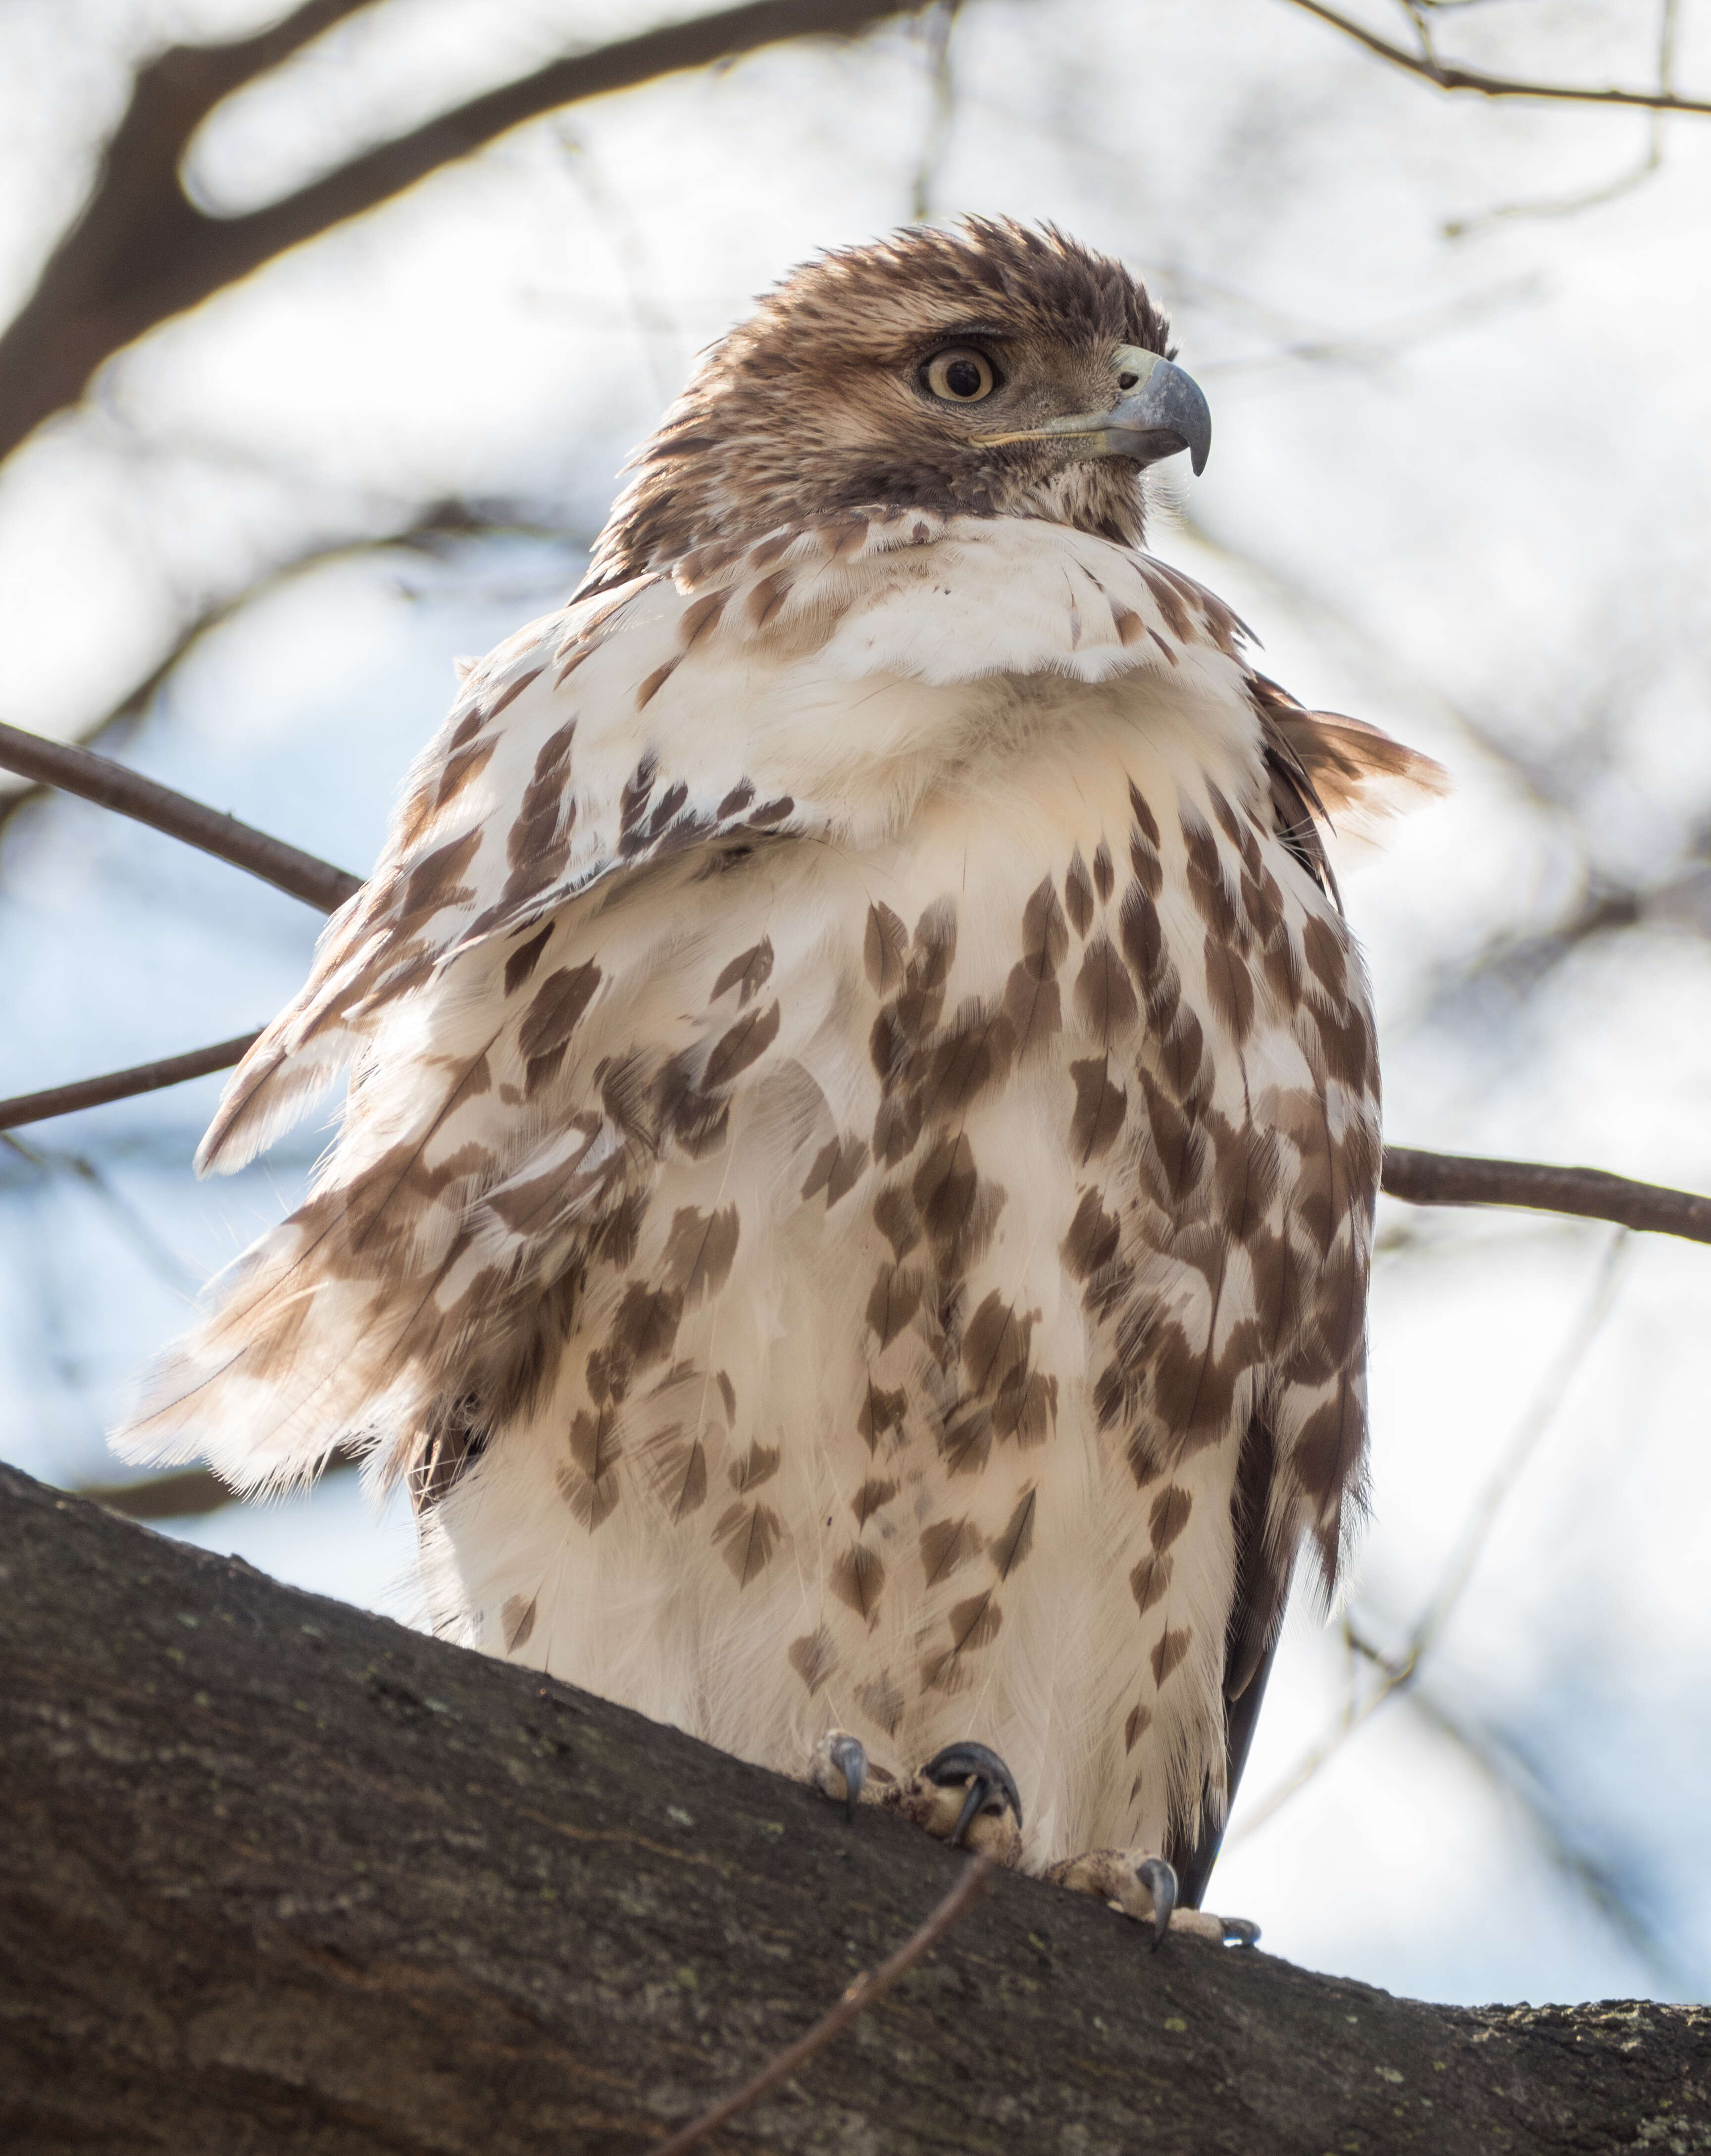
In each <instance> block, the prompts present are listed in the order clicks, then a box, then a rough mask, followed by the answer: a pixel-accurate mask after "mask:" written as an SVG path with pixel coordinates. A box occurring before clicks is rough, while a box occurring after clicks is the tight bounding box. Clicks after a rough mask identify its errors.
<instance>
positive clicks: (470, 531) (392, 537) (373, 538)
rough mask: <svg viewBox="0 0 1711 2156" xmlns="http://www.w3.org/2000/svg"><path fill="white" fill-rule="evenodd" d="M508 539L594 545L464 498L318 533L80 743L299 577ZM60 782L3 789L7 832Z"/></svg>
mask: <svg viewBox="0 0 1711 2156" xmlns="http://www.w3.org/2000/svg"><path fill="white" fill-rule="evenodd" d="M505 537H516V538H526V539H537V540H544V541H551V542H557V543H559V544H562V545H565V546H567V547H570V548H573V549H576V550H578V551H580V552H583V553H586V552H587V549H588V543H589V542H588V540H587V539H586V538H580V539H579V538H577V537H576V536H574V535H573V534H569V533H567V532H566V531H565V530H564V529H563V526H561V525H557V524H553V525H547V524H543V523H541V522H539V521H535V520H534V519H532V518H531V517H530V516H528V515H527V513H526V511H525V510H524V509H523V507H522V506H521V505H512V504H503V503H502V504H496V505H488V506H477V505H475V504H473V503H470V502H468V501H461V500H442V501H434V502H429V503H428V504H427V505H425V506H424V505H422V504H420V503H411V504H410V505H408V507H407V508H406V509H403V510H401V511H398V512H397V513H396V515H395V516H394V519H393V521H392V522H390V523H389V524H388V525H386V526H384V527H383V529H381V530H379V531H372V532H367V533H362V534H361V535H359V536H356V537H343V538H337V539H333V540H331V541H329V540H326V539H325V538H314V539H311V540H309V541H307V542H305V543H304V544H303V545H302V546H301V547H298V548H297V549H296V550H295V552H290V553H287V554H286V555H285V557H283V558H282V559H280V560H278V561H275V562H274V563H273V565H272V566H271V567H270V568H267V569H265V570H264V571H263V572H261V573H260V574H259V576H255V577H251V578H250V580H249V582H248V583H245V584H244V585H243V586H242V588H240V589H238V590H236V591H224V592H221V593H218V594H217V595H215V596H213V597H210V598H207V599H206V600H205V601H203V602H202V603H198V604H197V605H196V606H195V607H194V608H193V610H192V611H191V612H190V613H189V618H188V619H187V620H185V621H184V622H183V624H182V626H181V627H180V628H179V629H178V630H177V634H176V635H175V636H174V637H173V639H172V646H171V648H170V649H169V650H167V653H166V654H165V655H164V656H163V657H162V658H161V659H160V660H157V662H156V663H155V665H152V667H151V668H150V669H149V670H148V672H147V673H146V675H143V677H142V678H141V680H139V681H137V682H136V684H135V685H133V686H132V687H131V688H129V689H127V690H126V692H125V694H124V695H123V696H121V697H120V698H119V700H118V701H116V703H114V704H112V705H110V706H109V707H108V708H107V709H106V710H105V711H103V712H102V713H101V714H100V716H99V717H97V718H95V719H92V720H90V721H86V722H85V724H84V725H82V726H80V727H79V728H78V730H77V733H76V745H77V746H78V747H82V748H87V747H89V745H90V742H95V741H99V740H100V739H101V738H102V737H103V736H104V735H106V734H108V733H110V732H111V731H113V730H114V729H115V728H120V727H125V726H128V725H129V724H130V722H131V721H133V720H136V719H140V718H141V717H142V716H143V715H144V714H145V713H146V711H147V710H148V708H149V706H151V705H152V703H153V702H154V701H155V699H156V697H157V696H159V695H160V694H161V692H162V690H163V689H164V688H165V687H166V685H167V682H168V681H169V680H171V679H172V676H173V675H174V674H176V673H177V670H178V669H179V667H180V666H182V665H183V663H184V661H185V660H187V659H188V657H189V656H190V654H192V652H193V651H194V650H195V649H197V648H198V645H200V644H202V643H203V641H204V640H205V639H207V638H208V637H210V636H212V635H213V634H214V632H215V631H216V630H218V629H223V628H224V626H225V625H226V624H227V623H228V622H230V621H233V620H234V619H236V618H237V617H238V615H239V614H240V613H244V611H245V610H246V609H247V608H250V607H253V606H255V605H256V604H258V603H259V602H260V601H262V600H265V599H266V598H270V597H271V596H272V595H273V594H274V593H276V592H279V591H281V590H283V589H284V588H285V587H286V586H287V585H288V584H290V583H291V582H292V581H293V579H294V578H295V577H301V576H303V575H305V574H306V573H307V572H310V571H311V570H315V569H324V568H327V567H331V566H332V565H333V564H335V563H337V562H352V561H357V560H360V559H362V558H364V557H368V556H372V555H375V554H381V553H385V552H388V550H392V549H397V550H398V551H400V552H405V553H410V554H419V555H441V554H443V553H444V552H445V551H446V549H447V548H448V547H451V546H455V544H456V543H457V542H460V541H461V540H465V539H494V538H505ZM30 738H33V739H39V738H43V737H30ZM7 768H8V765H7V764H6V762H5V760H4V758H3V757H0V771H4V770H6V769H7ZM20 775H23V776H28V774H27V773H25V774H20ZM54 783H56V782H55V781H54V779H52V778H49V777H47V776H45V775H44V777H42V778H39V779H35V780H33V783H31V784H30V785H28V786H25V787H21V788H18V791H17V792H15V793H5V794H0V832H3V831H4V829H5V826H6V822H7V819H8V817H10V816H12V815H13V814H15V813H16V812H17V810H18V809H19V808H22V807H23V805H24V803H26V802H28V801H31V800H33V799H35V798H38V796H39V793H42V792H43V791H44V790H45V789H46V788H49V787H51V786H53V785H54ZM70 790H72V791H74V792H75V790H76V789H75V788H72V789H70ZM294 896H295V894H294ZM314 902H316V901H311V903H314Z"/></svg>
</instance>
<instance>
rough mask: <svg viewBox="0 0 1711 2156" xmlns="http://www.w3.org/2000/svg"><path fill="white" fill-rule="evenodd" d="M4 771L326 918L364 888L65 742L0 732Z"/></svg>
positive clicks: (14, 730)
mask: <svg viewBox="0 0 1711 2156" xmlns="http://www.w3.org/2000/svg"><path fill="white" fill-rule="evenodd" d="M0 769H4V770H7V771H15V772H18V773H20V774H21V775H22V776H23V778H33V779H36V780H38V781H39V782H40V783H44V784H46V785H49V786H57V787H59V788H60V789H61V790H62V791H63V792H64V793H76V794H80V795H81V796H82V798H84V799H85V801H93V802H95V803H97V804H98V805H99V806H100V807H101V808H111V809H113V810H115V811H116V813H117V814H120V815H121V816H129V817H131V818H132V819H134V820H135V821H136V822H137V823H139V824H148V825H149V826H150V827H151V828H152V829H154V830H157V831H164V832H165V833H166V834H167V837H168V838H169V839H182V841H183V842H184V844H186V845H187V846H195V847H198V848H199V849H200V850H201V851H202V852H203V853H205V854H213V855H215V856H216V857H217V858H218V860H223V861H229V862H230V863H231V865H232V866H233V867H234V868H238V869H247V870H249V874H250V875H253V876H259V877H260V878H261V880H262V881H263V882H264V883H270V884H272V885H273V886H274V888H275V890H276V891H287V892H289V893H290V896H292V897H293V898H301V900H302V901H303V903H304V904H305V905H306V906H319V908H320V909H321V911H322V912H323V913H331V911H333V909H334V908H335V907H336V906H342V905H343V904H344V902H345V901H346V900H347V898H352V897H354V896H355V895H356V893H357V891H360V890H361V889H362V878H361V877H360V876H353V875H349V874H348V873H347V871H346V870H343V869H336V868H334V867H333V865H332V864H331V862H330V861H323V860H316V856H315V855H313V854H306V853H305V852H303V851H302V850H301V848H300V847H297V846H288V845H287V844H285V841H284V839H270V838H269V836H268V835H267V834H266V832H265V831H258V830H255V829H253V828H252V827H251V826H250V825H249V824H240V823H239V821H238V819H237V818H236V817H235V816H223V815H222V814H220V812H219V811H218V809H217V808H206V807H204V806H203V803H201V802H200V801H193V800H192V799H191V798H190V797H189V796H188V794H185V793H174V792H173V790H172V788H171V787H170V786H157V784H156V783H155V782H154V780H153V779H152V778H143V777H142V775H141V773H139V772H135V771H132V770H131V769H130V768H129V767H128V766H126V765H125V764H122V763H116V762H114V760H113V758H112V757H110V756H96V755H95V754H94V753H93V752H91V751H90V750H89V749H86V748H71V747H67V745H66V744H65V743H64V742H54V741H49V740H47V739H46V738H45V737H44V736H43V735H41V734H32V733H26V732H25V731H24V730H23V727H22V726H4V725H0ZM208 1067H210V1068H218V1065H210V1066H208ZM186 1075H189V1074H188V1073H187V1074H186ZM157 1082H159V1083H162V1084H166V1085H170V1084H171V1083H172V1081H171V1080H170V1079H165V1080H162V1081H157Z"/></svg>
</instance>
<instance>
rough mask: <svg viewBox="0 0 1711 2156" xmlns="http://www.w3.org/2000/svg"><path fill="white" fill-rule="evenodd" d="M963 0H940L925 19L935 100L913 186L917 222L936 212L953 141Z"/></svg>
mask: <svg viewBox="0 0 1711 2156" xmlns="http://www.w3.org/2000/svg"><path fill="white" fill-rule="evenodd" d="M961 4H962V0H937V3H936V5H934V6H933V7H932V8H929V9H928V10H927V13H926V16H925V17H924V18H923V21H922V32H923V34H924V36H925V38H926V40H927V83H928V94H929V97H930V100H931V103H930V105H929V109H928V112H927V133H926V136H925V137H924V139H923V141H922V145H921V161H920V162H919V164H917V167H915V177H914V180H913V182H912V185H911V187H910V190H909V219H910V222H911V223H913V224H925V223H927V220H928V219H929V218H931V217H932V215H933V198H934V197H935V195H936V194H937V193H938V170H939V167H940V166H941V165H942V164H943V162H944V154H945V151H946V148H947V146H948V144H949V142H950V137H951V126H952V124H953V121H954V120H955V118H956V105H957V92H956V80H955V78H954V76H953V74H952V73H951V33H952V31H953V30H954V29H955V28H956V26H957V9H958V7H960V5H961Z"/></svg>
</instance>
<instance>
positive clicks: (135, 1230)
mask: <svg viewBox="0 0 1711 2156" xmlns="http://www.w3.org/2000/svg"><path fill="white" fill-rule="evenodd" d="M0 1146H4V1147H6V1149H7V1151H8V1152H12V1153H15V1154H16V1155H17V1156H18V1158H19V1159H20V1160H22V1161H25V1162H28V1164H29V1166H30V1167H32V1168H34V1169H35V1170H36V1172H37V1173H38V1174H39V1175H41V1176H43V1177H47V1176H50V1175H55V1174H61V1175H69V1176H72V1177H75V1179H76V1180H77V1181H78V1182H79V1183H82V1184H83V1186H84V1188H85V1189H86V1190H88V1191H89V1192H90V1193H91V1195H92V1196H93V1197H94V1198H95V1202H96V1203H97V1204H99V1205H100V1207H101V1208H102V1209H103V1210H104V1211H105V1213H106V1214H108V1216H109V1218H110V1219H111V1220H112V1222H113V1224H114V1225H115V1226H116V1228H117V1229H118V1230H119V1232H120V1234H121V1235H122V1236H123V1237H124V1238H125V1240H126V1242H128V1243H129V1244H130V1245H131V1247H132V1249H133V1250H136V1252H137V1253H138V1255H140V1256H141V1258H142V1259H143V1260H144V1262H145V1263H146V1265H149V1266H150V1267H151V1268H152V1270H153V1271H154V1272H156V1273H157V1274H158V1275H159V1276H160V1277H161V1279H162V1280H163V1281H166V1283H167V1286H169V1287H170V1288H172V1289H173V1290H174V1291H176V1292H177V1293H178V1294H180V1295H194V1294H195V1292H196V1291H197V1289H198V1287H199V1286H201V1281H199V1280H198V1278H197V1276H195V1275H194V1274H193V1272H192V1271H191V1270H190V1268H189V1267H188V1265H186V1264H185V1262H184V1260H182V1258H181V1257H180V1256H179V1255H178V1254H177V1251H176V1250H172V1249H171V1248H169V1247H168V1245H167V1244H165V1243H163V1242H162V1240H161V1239H160V1237H159V1236H158V1235H156V1233H155V1231H154V1229H152V1227H151V1226H150V1224H149V1223H148V1221H147V1220H146V1219H145V1218H144V1217H143V1215H142V1214H141V1213H139V1212H138V1211H137V1210H136V1208H135V1207H134V1206H133V1205H131V1204H130V1203H129V1202H128V1201H127V1200H126V1199H124V1198H123V1197H121V1195H120V1193H119V1192H117V1191H116V1189H114V1188H113V1186H112V1184H111V1183H109V1182H108V1180H107V1178H106V1177H105V1175H103V1174H102V1173H101V1171H100V1168H97V1167H96V1166H95V1163H94V1162H93V1161H92V1160H88V1159H85V1157H84V1156H83V1154H81V1153H80V1152H40V1151H39V1150H38V1148H37V1147H34V1146H33V1145H26V1144H25V1143H24V1142H23V1139H22V1138H18V1137H13V1135H12V1133H11V1132H10V1131H8V1130H5V1129H3V1128H0Z"/></svg>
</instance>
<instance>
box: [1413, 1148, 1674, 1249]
mask: <svg viewBox="0 0 1711 2156" xmlns="http://www.w3.org/2000/svg"><path fill="white" fill-rule="evenodd" d="M1384 1187H1385V1190H1386V1191H1388V1192H1389V1193H1390V1196H1391V1197H1392V1198H1400V1199H1402V1200H1403V1201H1404V1202H1405V1204H1410V1205H1518V1206H1521V1207H1523V1208H1526V1209H1529V1210H1531V1211H1534V1212H1537V1213H1571V1214H1575V1216H1576V1217H1577V1218H1579V1219H1583V1220H1609V1221H1612V1222H1613V1223H1614V1224H1616V1226H1617V1227H1619V1228H1635V1229H1640V1230H1642V1232H1643V1233H1645V1234H1647V1235H1681V1236H1684V1237H1685V1238H1686V1240H1688V1242H1690V1243H1711V1198H1702V1197H1700V1196H1699V1195H1698V1193H1697V1192H1694V1191H1691V1190H1670V1189H1666V1188H1664V1186H1663V1185H1662V1184H1661V1183H1634V1182H1631V1181H1630V1180H1629V1178H1627V1177H1626V1176H1625V1175H1608V1174H1606V1173H1605V1171H1604V1170H1603V1169H1602V1168H1557V1167H1554V1166H1548V1165H1546V1164H1545V1163H1543V1162H1540V1161H1530V1160H1483V1159H1481V1158H1477V1156H1474V1155H1471V1154H1467V1153H1453V1152H1416V1151H1415V1150H1414V1149H1413V1148H1412V1147H1408V1146H1386V1147H1385V1175H1384Z"/></svg>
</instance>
